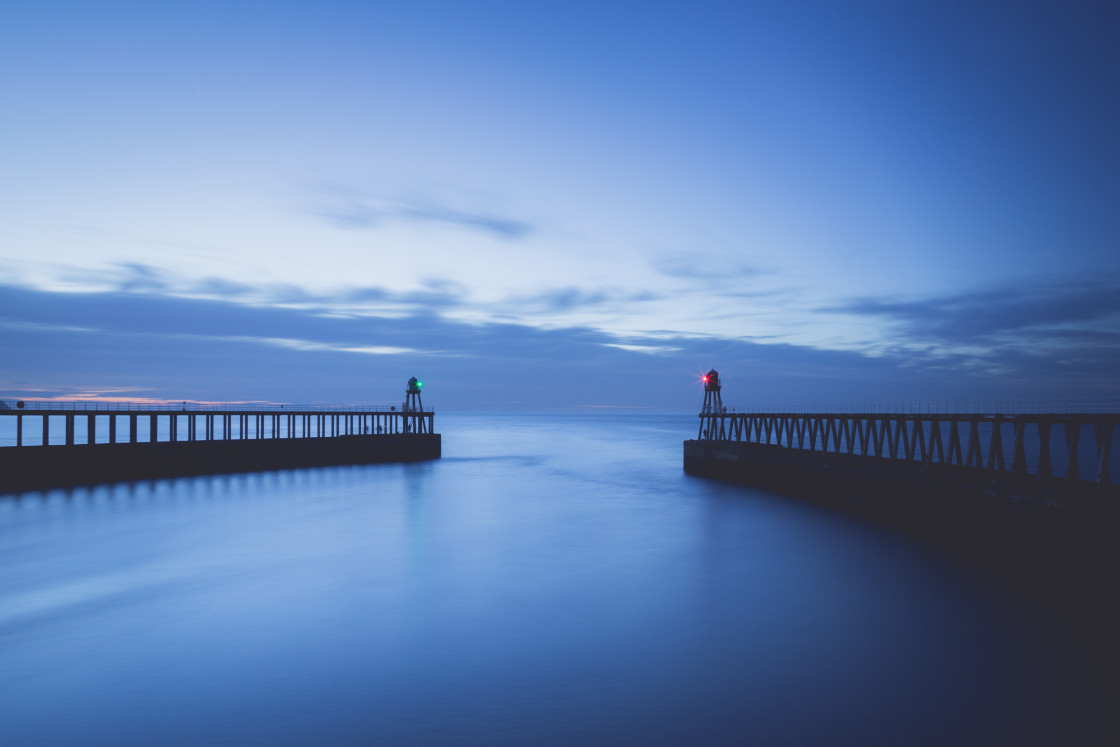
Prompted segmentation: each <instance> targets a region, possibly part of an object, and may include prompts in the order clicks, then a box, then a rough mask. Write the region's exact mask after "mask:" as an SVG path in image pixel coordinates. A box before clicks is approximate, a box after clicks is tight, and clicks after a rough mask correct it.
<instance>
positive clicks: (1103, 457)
mask: <svg viewBox="0 0 1120 747" xmlns="http://www.w3.org/2000/svg"><path fill="white" fill-rule="evenodd" d="M1112 428H1113V425H1112V423H1109V422H1107V421H1106V422H1105V423H1104V424H1103V425H1098V426H1097V487H1099V488H1107V487H1108V486H1109V484H1110V481H1111V476H1110V475H1109V473H1108V458H1109V452H1111V451H1112Z"/></svg>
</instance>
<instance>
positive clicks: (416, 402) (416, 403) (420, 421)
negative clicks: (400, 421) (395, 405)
mask: <svg viewBox="0 0 1120 747" xmlns="http://www.w3.org/2000/svg"><path fill="white" fill-rule="evenodd" d="M423 387H424V382H423V381H420V379H418V378H416V377H415V376H413V377H412V378H411V379H409V380H408V389H405V390H404V394H405V397H404V408H403V409H404V412H405V416H404V432H405V433H413V432H415V433H423V432H424V418H410V417H409V416H408V413H410V412H424V403H423V402H421V401H420V390H421V389H422V388H423ZM413 426H415V427H413Z"/></svg>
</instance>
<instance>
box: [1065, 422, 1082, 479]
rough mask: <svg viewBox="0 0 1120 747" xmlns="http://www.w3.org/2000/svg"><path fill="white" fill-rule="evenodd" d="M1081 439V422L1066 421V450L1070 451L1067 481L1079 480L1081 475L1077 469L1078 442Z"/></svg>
mask: <svg viewBox="0 0 1120 747" xmlns="http://www.w3.org/2000/svg"><path fill="white" fill-rule="evenodd" d="M1080 440H1081V423H1078V422H1073V423H1066V451H1067V452H1069V456H1068V461H1067V462H1066V482H1077V480H1078V479H1080V477H1079V473H1078V469H1077V442H1078V441H1080Z"/></svg>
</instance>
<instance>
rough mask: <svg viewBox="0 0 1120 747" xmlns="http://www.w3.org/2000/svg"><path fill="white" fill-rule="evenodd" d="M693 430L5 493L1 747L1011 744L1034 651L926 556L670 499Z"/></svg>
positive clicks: (528, 427) (607, 419) (503, 424)
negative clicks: (387, 461) (413, 460)
mask: <svg viewBox="0 0 1120 747" xmlns="http://www.w3.org/2000/svg"><path fill="white" fill-rule="evenodd" d="M696 422H697V421H696V417H695V416H685V415H680V416H677V415H673V416H657V415H543V416H528V415H505V416H494V415H487V416H467V415H439V416H437V418H436V423H437V426H438V430H439V431H441V432H442V433H443V452H444V457H443V459H441V460H439V461H438V462H433V463H428V464H414V465H371V466H360V467H341V468H322V469H306V470H293V471H287V472H274V473H264V474H252V475H237V476H220V477H206V478H191V479H181V480H167V481H159V482H155V483H141V484H120V485H112V486H103V487H97V488H90V489H79V490H73V491H53V492H47V493H34V494H25V495H23V496H19V497H15V496H3V497H0V567H2V568H3V573H2V574H0V742H2V743H3V744H5V745H22V744H83V745H87V744H112V745H126V744H137V745H152V744H160V745H178V744H183V745H186V744H190V745H194V744H235V745H242V744H252V743H268V744H509V745H514V744H516V745H525V744H535V743H553V744H699V743H707V744H764V745H777V744H789V745H819V744H853V745H856V744H858V745H868V744H884V745H888V744H889V745H896V744H908V745H916V744H997V743H1004V744H1015V743H1022V742H1025V741H1027V740H1028V739H1030V738H1033V737H1037V736H1038V735H1040V734H1046V733H1048V730H1050V729H1052V728H1060V726H1058V727H1055V723H1054V721H1053V717H1052V716H1051V715H1050V714H1051V712H1052V709H1051V708H1050V704H1051V703H1052V701H1053V699H1054V698H1055V697H1056V696H1057V694H1058V692H1059V691H1060V690H1061V689H1062V687H1063V684H1062V683H1061V682H1060V680H1058V679H1056V678H1055V676H1054V669H1053V668H1054V666H1055V662H1054V661H1053V659H1054V654H1053V653H1052V651H1051V649H1050V647H1049V646H1048V642H1047V640H1046V639H1045V637H1044V636H1043V634H1042V633H1041V632H1039V631H1036V630H1035V629H1034V628H1033V627H1032V626H1031V624H1030V622H1029V621H1028V620H1026V619H1023V618H1022V617H1020V616H1019V615H1017V614H1016V613H1015V611H1014V610H1012V609H1007V608H1004V607H1001V606H1000V605H999V604H997V603H996V602H995V601H993V600H991V599H989V598H988V597H987V596H986V595H985V593H984V591H983V589H982V588H981V587H980V586H979V585H978V584H976V583H974V582H973V581H972V580H971V579H970V578H969V577H968V576H967V575H965V574H964V573H963V572H960V571H957V570H955V569H954V568H952V567H950V566H948V565H946V564H944V563H942V562H941V561H940V560H939V559H938V558H937V557H936V556H934V555H932V554H930V553H928V552H926V551H924V550H922V549H920V548H917V547H914V546H911V545H910V544H908V543H907V542H906V541H905V540H903V539H900V538H897V537H895V536H893V535H889V534H886V533H884V532H882V531H880V530H878V529H875V528H873V527H869V526H867V525H864V524H862V523H860V522H858V521H855V520H853V519H850V518H846V517H844V516H841V515H838V514H833V513H830V512H828V511H825V510H822V509H820V508H816V507H811V506H808V505H805V504H802V503H799V502H797V501H794V500H791V499H785V498H780V497H777V496H774V495H770V494H766V493H762V492H758V491H753V490H750V489H746V488H741V487H736V486H730V485H724V484H720V483H715V482H709V481H705V480H701V479H697V478H691V477H688V476H686V475H685V474H684V473H683V472H682V469H681V441H682V440H684V439H686V438H691V437H694V435H695V428H696Z"/></svg>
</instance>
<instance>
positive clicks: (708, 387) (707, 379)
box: [700, 368, 723, 415]
mask: <svg viewBox="0 0 1120 747" xmlns="http://www.w3.org/2000/svg"><path fill="white" fill-rule="evenodd" d="M700 380H701V381H703V382H704V407H703V408H702V409H701V410H700V413H701V414H707V415H710V414H712V413H720V412H723V400H722V399H720V396H719V372H718V371H716V370H715V369H714V368H713V369H712V370H711V371H708V373H706V374H704V376H703V377H702V378H701V379H700Z"/></svg>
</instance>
